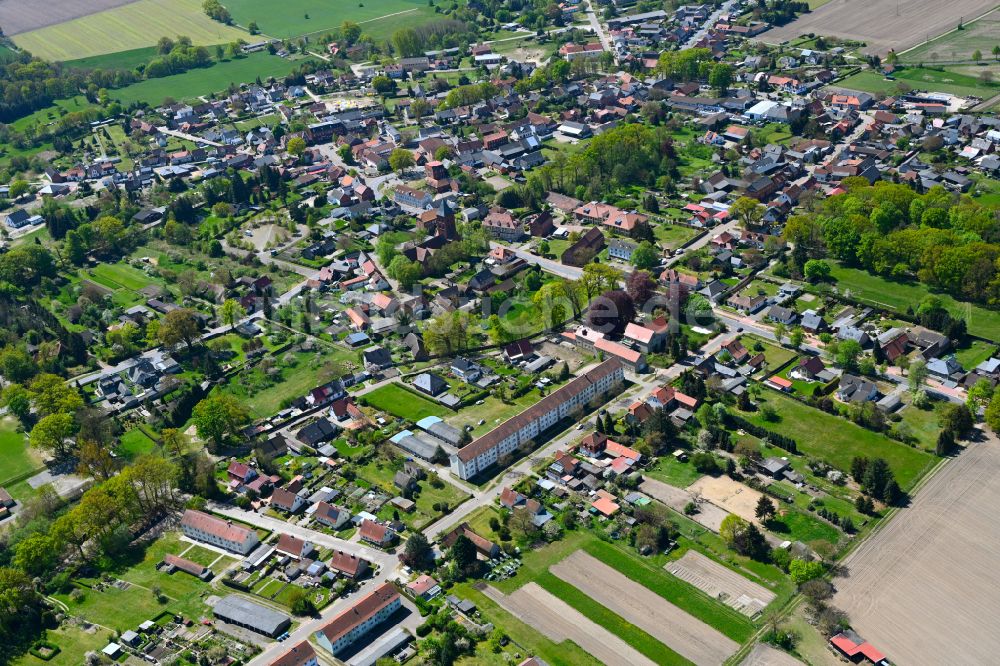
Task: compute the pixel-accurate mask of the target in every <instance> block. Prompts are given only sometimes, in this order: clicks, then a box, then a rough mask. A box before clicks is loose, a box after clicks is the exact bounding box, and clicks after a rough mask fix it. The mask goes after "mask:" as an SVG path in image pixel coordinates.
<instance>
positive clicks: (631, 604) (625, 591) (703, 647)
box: [551, 551, 738, 664]
mask: <svg viewBox="0 0 1000 666" xmlns="http://www.w3.org/2000/svg"><path fill="white" fill-rule="evenodd" d="M551 571H552V573H553V574H555V575H556V576H557V577H558V578H560V579H562V580H563V581H565V582H566V583H569V584H570V585H572V586H573V587H575V588H577V589H579V590H580V591H581V592H583V593H584V594H586V595H587V596H589V597H591V598H592V599H594V601H596V602H597V603H599V604H601V605H602V606H604V607H605V608H607V609H608V610H610V611H611V612H613V613H616V614H618V615H620V616H621V617H622V618H624V619H625V620H626V621H628V622H630V623H632V624H634V625H635V626H637V627H639V628H641V629H642V630H644V631H646V632H647V633H649V635H651V636H653V637H654V638H656V639H657V640H659V641H660V642H662V643H663V644H664V645H667V646H669V647H670V648H671V649H673V650H676V651H677V652H678V653H679V654H680V655H681V656H683V657H684V658H686V659H689V660H691V661H692V662H694V663H696V664H720V663H722V662H724V661H725V660H726V657H728V656H729V655H730V654H732V653H733V652H735V651H736V648H737V647H738V646H737V644H736V642H735V641H733V640H730V639H729V638H726V637H725V636H723V635H722V634H721V633H719V632H718V631H716V630H715V629H713V628H711V627H709V626H708V625H706V624H704V623H703V622H700V621H699V620H696V619H695V618H693V617H691V616H690V615H688V614H687V613H685V612H684V611H682V610H681V609H679V608H678V607H677V606H674V605H673V604H671V603H669V602H667V601H665V600H664V599H663V598H662V597H660V596H659V595H658V594H656V593H655V592H653V591H652V590H649V589H647V588H645V587H643V586H642V585H640V584H639V583H636V582H635V581H633V580H631V579H629V578H627V577H626V576H625V575H624V574H622V573H619V572H618V571H617V570H615V569H613V568H611V567H609V566H608V565H606V564H604V563H603V562H601V561H600V560H598V559H596V558H594V557H592V556H590V555H588V554H586V553H584V552H581V551H577V552H575V553H573V554H572V555H570V556H569V557H567V558H566V559H564V560H563V561H562V562H559V563H558V564H556V565H554V566H553V567H552V568H551Z"/></svg>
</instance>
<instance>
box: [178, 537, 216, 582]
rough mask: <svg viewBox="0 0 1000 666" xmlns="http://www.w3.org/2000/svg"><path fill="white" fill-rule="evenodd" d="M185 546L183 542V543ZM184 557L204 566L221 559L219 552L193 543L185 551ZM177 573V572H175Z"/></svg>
mask: <svg viewBox="0 0 1000 666" xmlns="http://www.w3.org/2000/svg"><path fill="white" fill-rule="evenodd" d="M181 545H182V546H183V542H182V544H181ZM184 559H186V560H191V561H192V562H194V563H196V564H200V565H201V566H203V567H207V566H208V565H210V564H211V563H212V562H214V561H216V560H217V559H219V553H217V552H215V551H214V550H209V549H208V548H205V547H203V546H198V545H193V546H191V547H190V548H188V549H187V550H186V551H184ZM174 575H176V574H174Z"/></svg>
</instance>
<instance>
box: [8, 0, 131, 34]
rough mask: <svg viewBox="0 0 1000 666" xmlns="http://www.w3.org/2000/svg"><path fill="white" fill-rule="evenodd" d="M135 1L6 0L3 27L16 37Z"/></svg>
mask: <svg viewBox="0 0 1000 666" xmlns="http://www.w3.org/2000/svg"><path fill="white" fill-rule="evenodd" d="M131 2H135V0H49V1H48V2H38V0H2V1H0V26H2V27H3V32H4V34H5V35H7V36H8V37H13V36H14V35H19V34H21V33H22V32H28V31H29V30H37V29H38V28H44V27H46V26H49V25H56V24H58V23H63V22H65V21H70V20H72V19H75V18H80V17H81V16H87V15H88V14H93V13H95V12H100V11H104V10H106V9H114V8H115V7H121V6H122V5H127V4H129V3H131Z"/></svg>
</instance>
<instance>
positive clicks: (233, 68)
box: [109, 0, 305, 105]
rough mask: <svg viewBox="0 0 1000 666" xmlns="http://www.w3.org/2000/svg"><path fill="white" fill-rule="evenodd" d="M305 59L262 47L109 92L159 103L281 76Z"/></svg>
mask: <svg viewBox="0 0 1000 666" xmlns="http://www.w3.org/2000/svg"><path fill="white" fill-rule="evenodd" d="M141 1H142V0H140V2H141ZM136 4H139V3H136ZM127 6H133V5H127ZM303 62H305V60H304V59H300V60H294V59H290V58H281V57H278V56H273V55H270V54H269V53H267V52H266V51H260V52H258V53H251V54H250V55H248V56H246V57H244V58H236V59H234V60H224V61H222V62H217V63H215V64H214V65H212V66H211V67H207V68H204V69H192V70H190V71H187V72H184V73H183V74H174V75H172V76H165V77H163V78H159V79H147V80H145V81H140V82H139V83H133V84H132V85H130V86H126V87H124V88H120V89H118V90H111V91H109V94H110V95H111V97H112V98H113V99H117V100H118V101H120V102H121V103H122V104H131V103H132V102H146V103H148V104H154V105H155V104H160V103H161V102H163V100H164V99H165V98H167V97H170V98H173V99H175V100H184V99H192V98H195V97H198V96H200V95H210V94H212V93H217V92H220V91H222V90H225V89H226V88H228V87H229V84H230V83H235V84H240V83H246V82H248V81H254V80H255V79H256V78H257V77H258V76H259V77H260V79H261V80H262V81H263V80H266V79H268V78H269V77H272V76H273V77H275V78H281V77H284V76H285V75H287V74H288V73H290V72H291V71H292V70H294V69H295V68H296V67H298V66H299V65H301V64H302V63H303Z"/></svg>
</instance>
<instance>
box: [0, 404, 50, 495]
mask: <svg viewBox="0 0 1000 666" xmlns="http://www.w3.org/2000/svg"><path fill="white" fill-rule="evenodd" d="M41 469H42V465H41V463H40V462H38V461H37V460H35V458H34V457H32V455H31V451H30V450H29V449H28V438H27V437H26V436H25V434H24V433H22V432H18V431H17V421H15V420H14V418H13V417H11V416H5V417H3V419H2V420H0V486H2V485H5V482H6V481H7V480H8V479H13V478H16V477H20V476H23V475H24V474H28V473H29V472H32V471H34V470H41ZM8 490H9V489H8Z"/></svg>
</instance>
